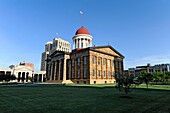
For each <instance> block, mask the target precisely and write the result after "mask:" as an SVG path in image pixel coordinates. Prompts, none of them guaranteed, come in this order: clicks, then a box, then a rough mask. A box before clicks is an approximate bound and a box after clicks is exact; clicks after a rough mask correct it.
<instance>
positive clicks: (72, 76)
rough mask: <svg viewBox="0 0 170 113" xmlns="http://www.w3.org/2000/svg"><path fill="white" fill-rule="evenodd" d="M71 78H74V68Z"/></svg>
mask: <svg viewBox="0 0 170 113" xmlns="http://www.w3.org/2000/svg"><path fill="white" fill-rule="evenodd" d="M71 78H74V69H73V70H72V75H71Z"/></svg>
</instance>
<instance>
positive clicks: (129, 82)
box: [116, 75, 134, 94]
mask: <svg viewBox="0 0 170 113" xmlns="http://www.w3.org/2000/svg"><path fill="white" fill-rule="evenodd" d="M116 82H117V86H116V87H117V88H118V89H119V91H124V92H125V94H128V93H129V92H131V91H132V88H133V86H134V84H133V78H132V77H129V76H123V75H119V76H117V77H116Z"/></svg>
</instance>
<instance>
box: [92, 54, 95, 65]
mask: <svg viewBox="0 0 170 113" xmlns="http://www.w3.org/2000/svg"><path fill="white" fill-rule="evenodd" d="M92 63H93V64H95V56H92Z"/></svg>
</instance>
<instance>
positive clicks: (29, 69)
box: [15, 66, 33, 71]
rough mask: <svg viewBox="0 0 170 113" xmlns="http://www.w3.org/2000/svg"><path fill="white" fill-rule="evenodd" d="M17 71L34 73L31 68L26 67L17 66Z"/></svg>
mask: <svg viewBox="0 0 170 113" xmlns="http://www.w3.org/2000/svg"><path fill="white" fill-rule="evenodd" d="M15 70H17V71H18V70H19V71H33V69H32V68H31V67H26V66H17V67H16V68H15Z"/></svg>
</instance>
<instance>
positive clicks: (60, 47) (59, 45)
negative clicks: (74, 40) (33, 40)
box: [41, 38, 70, 71]
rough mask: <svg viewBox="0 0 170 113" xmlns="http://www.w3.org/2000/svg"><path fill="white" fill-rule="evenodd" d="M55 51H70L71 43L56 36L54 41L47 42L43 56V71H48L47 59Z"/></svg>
mask: <svg viewBox="0 0 170 113" xmlns="http://www.w3.org/2000/svg"><path fill="white" fill-rule="evenodd" d="M55 51H65V52H70V43H69V42H68V41H65V40H63V39H61V38H54V39H53V41H52V42H47V43H46V45H45V51H44V52H43V53H42V57H41V71H46V65H47V63H46V59H47V57H48V56H49V55H50V54H53V53H54V52H55Z"/></svg>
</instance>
